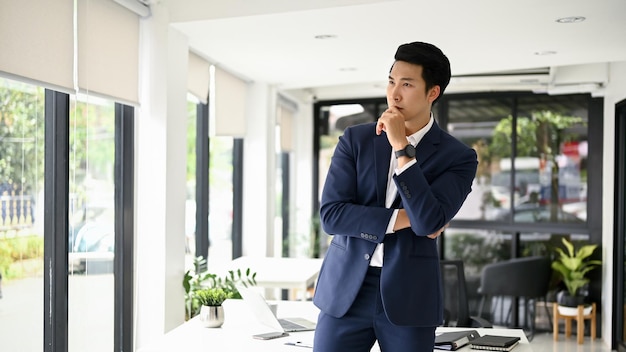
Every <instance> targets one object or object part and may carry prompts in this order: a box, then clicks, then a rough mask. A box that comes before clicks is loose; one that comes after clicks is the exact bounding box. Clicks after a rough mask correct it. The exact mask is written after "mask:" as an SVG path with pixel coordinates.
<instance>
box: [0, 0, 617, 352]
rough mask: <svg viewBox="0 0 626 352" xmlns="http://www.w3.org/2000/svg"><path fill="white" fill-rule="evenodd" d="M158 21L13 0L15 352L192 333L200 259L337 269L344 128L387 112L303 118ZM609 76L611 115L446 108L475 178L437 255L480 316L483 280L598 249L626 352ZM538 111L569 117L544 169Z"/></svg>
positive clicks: (445, 120)
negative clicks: (330, 220)
mask: <svg viewBox="0 0 626 352" xmlns="http://www.w3.org/2000/svg"><path fill="white" fill-rule="evenodd" d="M75 5H76V8H74V6H75ZM151 9H152V13H151V16H150V17H149V18H143V17H142V16H141V15H137V14H136V13H134V12H131V11H129V10H128V9H126V8H124V7H121V6H119V5H118V4H117V3H115V2H113V1H104V0H79V1H76V2H72V1H51V2H46V3H43V4H42V3H40V2H38V1H34V0H29V1H20V2H12V1H9V0H0V47H1V48H2V50H1V53H0V99H1V100H0V119H1V121H0V133H1V134H2V135H1V137H0V163H1V165H0V173H1V175H2V179H1V180H0V190H1V192H2V218H1V219H0V221H1V223H0V225H1V226H2V227H1V230H0V241H1V242H0V243H1V244H0V273H1V274H2V281H1V286H0V287H1V291H0V292H2V295H3V297H2V298H1V299H0V349H1V350H3V351H4V350H6V351H40V350H46V351H85V350H89V351H111V350H113V351H122V350H127V351H129V350H134V349H135V348H136V347H140V346H141V345H143V344H145V343H146V342H148V341H150V340H151V339H153V338H155V337H158V336H160V335H161V334H162V333H164V332H167V331H169V330H171V329H173V328H174V327H176V326H178V325H179V324H182V323H183V322H184V297H183V289H182V277H183V274H184V272H185V271H186V270H188V269H189V268H191V267H192V264H193V259H194V258H195V257H196V256H204V257H206V258H208V263H207V268H209V270H212V268H219V267H220V266H221V265H224V263H227V262H228V261H230V260H231V259H233V258H235V257H238V256H240V255H242V254H246V255H260V256H293V257H300V256H315V257H321V256H323V255H324V251H325V246H326V244H327V243H328V237H327V236H326V235H325V234H323V233H322V231H321V230H320V228H319V223H318V221H317V208H318V199H319V193H320V191H321V187H322V185H323V182H324V176H325V171H326V170H327V167H328V163H329V160H330V155H331V154H332V150H333V147H334V145H335V143H336V139H337V137H338V136H339V135H340V134H341V133H342V131H343V129H344V128H345V127H347V126H349V125H352V124H355V123H360V122H367V121H373V120H374V119H375V118H376V117H377V116H378V115H379V114H380V112H381V111H382V109H384V106H385V105H386V103H385V99H384V97H383V94H381V96H380V97H377V98H355V99H342V100H316V101H308V100H299V99H298V98H295V97H294V96H293V95H290V94H288V92H281V91H280V90H279V89H277V88H276V87H275V86H272V85H270V84H266V83H264V82H244V81H242V80H240V79H238V78H237V77H234V76H233V75H230V74H229V72H228V71H225V70H221V69H220V67H219V66H217V67H215V66H212V65H211V63H209V62H208V61H206V60H204V59H203V58H202V57H199V56H198V55H196V54H195V53H194V52H193V51H192V50H190V47H191V44H190V43H189V40H188V38H186V36H185V35H184V34H182V33H181V32H180V31H178V30H175V29H173V28H172V27H171V25H170V23H169V22H168V14H167V9H166V8H165V7H164V6H162V5H157V4H152V6H151ZM75 16H76V17H75ZM25 18H29V19H30V20H29V21H25V20H24V19H25ZM74 21H76V23H78V27H79V28H81V30H80V31H79V32H75V29H74V27H73V26H72V24H73V23H74ZM111 23H115V26H111V25H110V24H111ZM102 33H105V34H106V35H102ZM17 34H19V35H17ZM110 37H114V38H116V40H115V41H114V42H111V40H110ZM75 45H76V47H77V48H78V49H79V50H74V46H75ZM610 68H611V69H610V70H609V72H608V74H609V75H610V76H609V79H608V81H609V83H608V84H607V86H606V87H605V93H604V95H603V96H602V97H596V96H592V95H591V94H565V95H547V94H533V93H532V92H488V93H487V92H485V93H465V94H461V93H449V94H447V95H446V96H444V98H443V99H442V100H441V101H440V102H439V103H438V104H437V105H436V107H435V108H436V111H435V115H436V117H437V119H438V123H439V124H440V125H441V126H442V127H443V128H444V129H446V130H447V131H449V132H450V133H451V134H452V135H454V136H456V137H458V138H459V139H461V140H463V141H464V142H465V143H467V144H468V145H470V146H472V147H473V148H475V149H476V150H477V152H478V155H479V158H481V164H480V165H481V167H480V169H479V171H478V174H477V177H476V181H475V184H474V187H473V190H472V193H471V194H470V196H469V197H468V201H467V202H466V204H465V205H464V207H463V208H462V209H461V211H460V213H459V215H458V216H457V218H456V219H455V220H454V221H453V223H452V224H451V226H450V228H449V229H447V231H446V234H445V235H444V236H443V237H442V238H441V239H440V244H441V256H442V258H446V259H462V260H463V261H464V263H465V265H466V276H467V279H468V285H469V287H470V291H471V292H472V293H473V296H472V299H473V300H474V301H473V303H472V307H473V308H474V310H475V309H476V307H477V300H478V299H479V296H478V295H477V293H476V288H477V285H478V282H477V280H478V277H479V275H480V270H481V268H482V267H484V265H486V264H488V263H491V262H496V261H499V260H504V259H508V258H515V257H525V256H530V255H551V254H553V253H552V250H553V246H554V245H555V241H557V240H558V238H559V237H562V236H566V237H570V238H572V239H574V240H576V241H586V242H590V243H595V244H598V245H600V250H599V251H598V253H597V255H598V256H599V259H602V260H603V268H602V270H597V271H596V272H594V278H593V282H592V285H591V297H593V299H594V300H595V301H596V302H597V303H598V304H599V312H600V314H599V323H598V325H599V328H600V331H601V339H602V341H603V342H604V343H605V344H607V345H609V346H612V347H614V348H616V349H618V348H619V350H620V351H623V350H625V347H624V341H625V336H624V334H623V333H622V332H623V331H624V311H623V307H624V303H625V302H624V297H625V296H624V282H625V280H624V279H625V276H624V251H625V249H626V247H625V244H624V233H626V231H625V225H624V221H623V218H624V217H623V214H624V211H625V210H626V206H625V204H624V203H625V202H624V199H625V198H626V190H625V188H624V179H626V178H625V177H624V175H625V172H624V160H625V159H624V153H625V152H624V150H626V147H625V146H626V103H624V99H625V98H626V80H625V78H624V77H626V62H612V63H610ZM220 82H223V84H222V85H220ZM224 82H228V84H226V83H224ZM381 91H382V89H381ZM218 102H226V103H224V104H220V103H218ZM244 105H247V106H250V107H251V109H250V110H253V111H255V112H254V113H246V114H244V113H243V112H242V111H240V109H241V106H244ZM220 106H229V109H227V110H220V109H221V108H220ZM544 111H551V112H553V113H558V114H560V115H563V116H568V117H574V118H575V119H572V120H571V121H570V122H569V123H567V125H566V126H562V128H560V129H558V133H557V134H556V135H554V136H553V137H554V138H553V141H555V142H554V143H556V144H555V145H549V146H548V145H546V147H550V148H552V150H553V153H551V154H548V153H545V150H543V151H542V150H539V149H538V148H537V147H536V146H534V148H531V147H530V146H529V142H528V138H529V133H531V132H536V131H535V130H532V131H531V128H535V127H537V126H534V127H533V126H532V122H531V121H532V118H533V114H536V113H540V112H544ZM242 118H243V121H242V120H241V119H242ZM242 123H243V124H245V125H247V126H246V127H247V128H246V129H245V130H237V129H236V127H237V126H240V125H241V124H242ZM546 150H547V149H546ZM556 163H558V165H559V166H560V167H559V169H558V172H557V173H556V174H555V176H556V177H555V178H556V179H557V180H558V184H559V187H558V188H557V191H556V192H550V190H551V188H550V187H551V186H552V185H553V183H551V180H552V177H551V176H552V174H551V173H550V172H551V170H553V169H552V168H551V166H554V165H555V164H556ZM556 204H558V205H562V206H557V207H554V206H550V205H556ZM613 219H615V221H614V220H613ZM87 257H88V258H89V260H87V261H85V258H87ZM44 273H45V275H44ZM44 298H45V299H44ZM474 313H478V312H476V311H474ZM483 313H485V314H486V313H487V312H483ZM522 313H523V312H516V316H515V317H513V319H515V320H518V321H517V322H516V324H523V323H525V322H523V318H522V317H521V315H522ZM493 318H494V319H495V321H496V323H501V324H507V323H508V322H507V321H506V320H507V319H506V316H502V315H500V316H495V317H493ZM538 328H540V329H546V330H549V329H550V327H549V326H547V327H546V326H541V325H540V326H538Z"/></svg>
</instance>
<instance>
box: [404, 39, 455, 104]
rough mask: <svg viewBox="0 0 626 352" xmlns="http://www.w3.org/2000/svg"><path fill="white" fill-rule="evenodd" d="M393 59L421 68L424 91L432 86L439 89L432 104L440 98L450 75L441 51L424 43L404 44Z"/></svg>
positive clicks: (446, 60) (448, 64)
mask: <svg viewBox="0 0 626 352" xmlns="http://www.w3.org/2000/svg"><path fill="white" fill-rule="evenodd" d="M394 59H395V60H396V61H405V62H408V63H410V64H414V65H420V66H422V78H423V79H424V82H426V91H428V90H429V89H430V88H432V87H434V86H439V88H440V92H439V96H438V97H437V99H435V101H433V104H434V103H436V102H437V101H438V100H439V98H441V96H442V95H443V92H444V91H445V90H446V87H447V86H448V83H450V76H451V75H452V74H451V71H450V61H449V60H448V58H447V57H446V55H445V54H444V53H443V52H442V51H441V49H439V48H437V47H436V46H434V45H432V44H429V43H424V42H412V43H406V44H402V45H400V46H399V47H398V50H397V51H396V55H395V56H394ZM392 67H393V66H392Z"/></svg>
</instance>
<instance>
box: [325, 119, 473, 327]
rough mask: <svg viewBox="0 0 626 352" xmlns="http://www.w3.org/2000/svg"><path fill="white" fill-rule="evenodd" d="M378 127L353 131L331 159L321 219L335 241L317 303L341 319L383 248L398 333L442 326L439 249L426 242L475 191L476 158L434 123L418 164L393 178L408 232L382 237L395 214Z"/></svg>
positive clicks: (385, 293) (387, 301) (384, 282)
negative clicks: (390, 205) (387, 203)
mask: <svg viewBox="0 0 626 352" xmlns="http://www.w3.org/2000/svg"><path fill="white" fill-rule="evenodd" d="M375 126H376V124H375V123H368V124H362V125H357V126H351V127H348V128H347V129H346V130H345V131H344V134H343V136H341V137H339V143H338V144H337V147H336V149H335V152H334V154H333V157H332V160H331V164H330V168H329V171H328V175H327V178H326V182H325V184H324V189H323V193H322V199H321V206H320V218H321V223H322V228H323V229H324V231H325V232H326V233H328V234H330V235H332V236H333V238H332V241H331V243H330V246H329V248H328V251H327V253H326V255H325V257H324V262H323V264H322V268H321V271H320V276H319V279H318V283H317V286H316V290H315V295H314V298H313V301H314V303H315V305H316V306H317V307H319V308H320V309H321V310H322V311H323V312H325V313H326V314H329V315H331V316H334V317H341V316H343V315H344V314H345V313H346V312H347V311H348V308H350V306H351V304H352V302H353V301H354V299H355V297H356V295H357V293H358V291H359V288H360V287H361V283H362V282H363V279H364V277H365V274H366V272H367V268H368V266H369V263H370V259H371V256H372V254H373V252H374V249H375V248H376V245H377V244H378V243H381V242H382V243H384V246H385V247H384V259H383V263H384V264H383V268H382V273H381V277H380V285H381V296H382V301H383V305H384V307H385V311H386V312H387V317H388V318H389V320H390V321H391V322H392V323H394V324H396V325H406V326H430V327H432V326H439V325H441V323H442V321H443V295H442V289H441V275H440V270H439V256H438V252H437V241H436V240H433V239H430V238H428V237H426V236H427V235H429V234H431V233H434V232H436V231H437V230H439V229H441V228H442V227H443V226H444V225H446V224H447V223H448V222H450V220H451V219H452V218H453V217H454V215H455V214H456V213H457V212H458V210H459V209H460V208H461V205H462V204H463V202H464V201H465V198H466V197H467V195H468V194H469V193H470V191H471V185H472V181H473V179H474V176H475V174H476V167H477V165H478V162H477V158H476V153H475V152H474V150H473V149H471V148H469V147H468V146H467V145H465V144H463V143H461V142H460V141H458V140H457V139H455V138H454V137H452V136H450V135H449V134H448V133H446V132H445V131H443V130H441V129H440V128H439V126H438V125H437V124H436V123H434V124H433V126H432V127H431V129H430V131H428V133H426V135H425V136H424V137H423V139H422V140H421V141H420V142H419V144H418V145H417V148H416V159H417V163H416V164H414V165H413V166H411V167H409V168H408V169H407V170H405V171H404V172H402V174H400V175H398V176H394V180H395V183H396V186H397V188H398V190H399V192H398V193H399V194H400V196H401V198H402V206H403V207H404V208H405V209H406V211H407V214H408V216H409V219H410V221H411V227H410V228H406V229H402V230H400V231H397V232H395V233H393V234H388V235H385V232H386V229H387V225H388V224H389V220H390V218H391V215H392V212H393V209H388V208H385V198H386V192H387V177H388V173H389V163H390V157H391V146H390V144H389V142H388V140H387V136H386V135H385V133H384V132H383V133H382V134H381V135H380V136H378V135H376V127H375Z"/></svg>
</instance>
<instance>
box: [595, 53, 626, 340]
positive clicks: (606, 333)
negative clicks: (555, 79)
mask: <svg viewBox="0 0 626 352" xmlns="http://www.w3.org/2000/svg"><path fill="white" fill-rule="evenodd" d="M624 99H626V62H616V63H611V64H610V66H609V84H608V86H607V88H606V91H605V95H604V131H603V136H604V137H603V141H604V144H603V148H604V155H603V160H602V163H603V170H602V173H603V174H602V194H604V195H606V196H604V197H602V263H603V265H602V340H603V341H604V343H605V344H607V345H609V344H610V341H611V332H612V330H613V319H612V318H613V316H612V313H613V312H612V308H613V284H614V282H613V275H614V272H615V270H614V268H613V254H614V241H613V212H614V206H613V205H614V204H613V202H614V198H613V194H614V192H615V179H614V172H615V104H617V103H618V102H620V101H622V100H624ZM590 171H591V170H590ZM618 250H619V249H618Z"/></svg>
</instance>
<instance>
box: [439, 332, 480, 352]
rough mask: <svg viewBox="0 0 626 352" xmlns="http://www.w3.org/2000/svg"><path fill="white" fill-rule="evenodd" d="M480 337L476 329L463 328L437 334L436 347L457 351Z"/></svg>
mask: <svg viewBox="0 0 626 352" xmlns="http://www.w3.org/2000/svg"><path fill="white" fill-rule="evenodd" d="M478 337H480V334H478V331H476V330H462V331H450V332H444V333H442V334H439V335H437V336H435V349H438V350H447V351H456V350H458V349H459V348H461V347H463V346H465V345H467V344H468V343H470V342H471V341H473V340H474V339H476V338H478Z"/></svg>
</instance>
